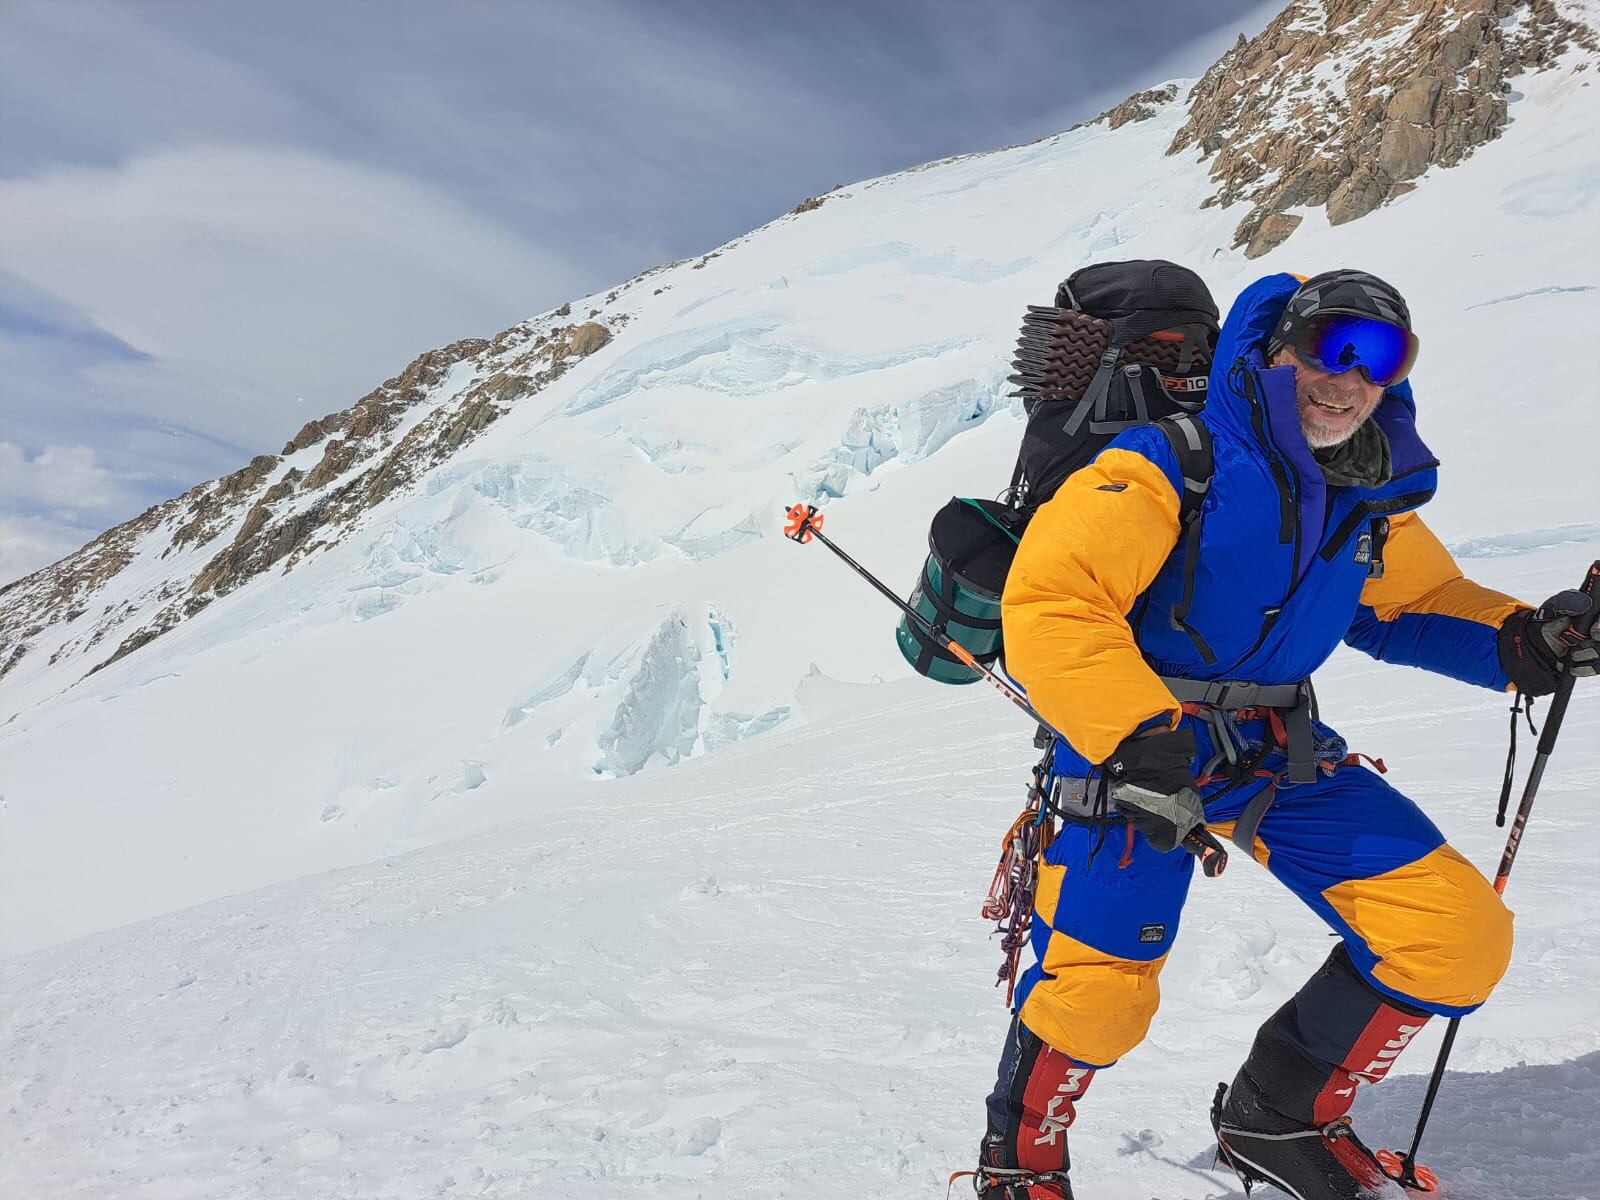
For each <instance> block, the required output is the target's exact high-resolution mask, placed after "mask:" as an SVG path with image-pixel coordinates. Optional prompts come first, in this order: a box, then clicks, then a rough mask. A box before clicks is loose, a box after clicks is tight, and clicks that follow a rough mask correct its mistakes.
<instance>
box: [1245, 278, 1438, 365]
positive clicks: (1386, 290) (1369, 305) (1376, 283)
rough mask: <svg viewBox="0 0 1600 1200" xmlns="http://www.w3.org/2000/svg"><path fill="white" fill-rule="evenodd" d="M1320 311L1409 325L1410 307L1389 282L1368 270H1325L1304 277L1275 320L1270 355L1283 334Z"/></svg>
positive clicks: (1406, 327)
mask: <svg viewBox="0 0 1600 1200" xmlns="http://www.w3.org/2000/svg"><path fill="white" fill-rule="evenodd" d="M1322 313H1350V314H1352V315H1354V316H1358V317H1375V318H1376V319H1378V320H1380V321H1387V322H1389V323H1390V324H1391V325H1398V326H1400V328H1402V329H1404V330H1405V331H1406V332H1407V333H1411V332H1413V330H1412V328H1411V309H1410V308H1408V307H1407V306H1406V301H1405V297H1404V296H1402V295H1401V294H1400V292H1399V290H1398V289H1397V288H1396V287H1395V286H1394V285H1393V284H1392V283H1388V282H1386V281H1384V280H1382V279H1379V278H1378V277H1377V276H1376V275H1373V274H1370V273H1369V272H1367V271H1353V270H1349V269H1345V270H1339V271H1324V272H1323V273H1322V274H1321V275H1313V276H1312V277H1311V278H1310V279H1308V280H1306V281H1305V282H1304V283H1302V284H1301V285H1300V287H1299V288H1298V289H1297V290H1296V291H1295V294H1294V295H1292V296H1290V297H1289V303H1288V305H1287V306H1285V308H1284V310H1283V316H1282V317H1280V318H1279V320H1278V326H1277V328H1276V329H1274V330H1273V331H1272V336H1271V337H1270V338H1268V339H1267V354H1268V356H1269V357H1270V356H1271V355H1273V354H1276V353H1277V352H1278V351H1279V350H1281V349H1283V347H1284V345H1285V344H1286V342H1287V340H1288V339H1287V338H1286V337H1285V336H1284V335H1285V334H1287V333H1288V332H1290V331H1291V330H1293V329H1294V328H1295V327H1296V326H1297V325H1301V324H1303V323H1304V322H1305V321H1307V320H1308V319H1309V318H1311V317H1314V316H1318V315H1320V314H1322Z"/></svg>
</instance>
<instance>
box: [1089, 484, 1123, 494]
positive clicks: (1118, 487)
mask: <svg viewBox="0 0 1600 1200" xmlns="http://www.w3.org/2000/svg"><path fill="white" fill-rule="evenodd" d="M1127 490H1128V485H1127V484H1125V483H1102V484H1101V485H1100V486H1099V487H1097V488H1095V491H1097V492H1125V491H1127Z"/></svg>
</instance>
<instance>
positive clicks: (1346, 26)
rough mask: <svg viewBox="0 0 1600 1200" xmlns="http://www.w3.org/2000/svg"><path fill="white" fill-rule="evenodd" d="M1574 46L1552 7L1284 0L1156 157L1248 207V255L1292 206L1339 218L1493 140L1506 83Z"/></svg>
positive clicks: (1513, 1)
mask: <svg viewBox="0 0 1600 1200" xmlns="http://www.w3.org/2000/svg"><path fill="white" fill-rule="evenodd" d="M1572 45H1579V46H1582V47H1583V48H1585V49H1587V50H1591V51H1593V50H1596V49H1597V48H1600V46H1597V40H1596V36H1595V31H1594V29H1593V28H1591V27H1590V26H1589V25H1587V24H1584V23H1582V22H1580V21H1578V20H1575V19H1573V18H1572V17H1571V16H1568V15H1565V14H1564V13H1563V11H1562V9H1561V8H1560V7H1558V6H1557V5H1556V4H1555V3H1553V2H1552V0H1296V2H1295V3H1292V4H1290V5H1289V6H1288V7H1287V8H1285V9H1284V10H1283V12H1281V13H1279V14H1278V16H1277V17H1275V18H1273V20H1272V22H1271V23H1270V24H1269V25H1268V26H1267V27H1266V29H1264V30H1263V31H1262V32H1261V34H1260V35H1259V36H1257V37H1255V38H1253V39H1246V38H1244V37H1243V36H1241V37H1240V39H1239V41H1238V43H1237V44H1235V46H1234V47H1233V49H1231V50H1229V51H1228V53H1226V54H1225V55H1223V56H1222V58H1220V59H1219V60H1218V61H1217V62H1216V64H1215V65H1214V66H1213V67H1212V68H1211V69H1210V70H1209V71H1207V72H1206V73H1205V75H1204V76H1203V77H1202V78H1201V80H1200V82H1199V83H1198V84H1196V85H1195V87H1194V88H1193V90H1192V91H1191V92H1190V93H1189V98H1188V99H1189V106H1190V111H1189V119H1188V121H1186V122H1185V123H1184V125H1183V127H1182V128H1181V129H1180V130H1179V131H1178V134H1177V136H1176V137H1175V138H1174V139H1173V142H1172V146H1171V148H1170V149H1169V151H1168V153H1169V154H1177V153H1180V152H1182V151H1184V150H1187V149H1189V148H1190V147H1198V148H1199V150H1200V153H1201V155H1202V156H1203V157H1205V158H1210V159H1212V160H1213V161H1212V164H1211V177H1212V179H1214V180H1215V181H1216V182H1217V185H1218V187H1217V191H1216V192H1215V193H1214V194H1213V195H1212V196H1211V197H1210V198H1209V200H1208V201H1207V202H1206V203H1207V205H1222V206H1227V205H1232V204H1238V203H1246V204H1249V205H1250V211H1249V212H1248V213H1247V214H1246V215H1245V217H1244V219H1243V220H1241V221H1240V223H1239V226H1238V228H1237V229H1236V230H1235V232H1234V245H1235V246H1236V247H1238V246H1243V247H1245V253H1246V254H1247V255H1248V256H1249V257H1252V258H1254V257H1257V256H1259V255H1261V254H1265V253H1266V252H1267V251H1268V250H1270V249H1272V248H1273V247H1274V246H1276V245H1278V244H1280V243H1281V242H1282V241H1283V240H1284V239H1285V238H1287V237H1288V236H1289V235H1290V234H1291V233H1293V232H1294V229H1295V227H1296V226H1298V225H1299V224H1300V221H1301V219H1302V218H1301V216H1300V215H1299V214H1295V213H1292V212H1290V211H1289V210H1291V209H1294V208H1301V207H1309V208H1318V207H1322V206H1324V205H1326V207H1327V214H1328V220H1329V221H1330V222H1331V223H1332V224H1334V225H1341V224H1343V223H1345V222H1346V221H1353V220H1355V219H1356V218H1358V217H1361V216H1364V215H1366V214H1367V213H1369V212H1371V211H1372V210H1373V209H1375V208H1377V207H1378V206H1380V205H1382V204H1384V203H1385V202H1387V201H1389V200H1392V199H1395V198H1396V197H1398V196H1402V195H1404V194H1405V193H1406V192H1408V191H1410V190H1411V189H1412V188H1413V187H1415V186H1416V185H1415V183H1414V182H1413V181H1414V180H1415V179H1417V177H1418V176H1420V175H1422V174H1423V173H1424V172H1425V171H1427V170H1428V169H1429V168H1430V167H1449V166H1454V165H1455V164H1456V163H1459V162H1461V161H1462V160H1463V159H1464V158H1466V157H1467V156H1468V155H1469V154H1471V153H1472V152H1473V150H1474V149H1475V148H1476V147H1478V146H1481V145H1483V144H1484V143H1485V142H1488V141H1490V140H1492V139H1493V138H1495V137H1497V136H1499V133H1500V130H1501V129H1502V128H1503V127H1504V125H1505V123H1506V119H1507V99H1508V94H1509V92H1510V90H1511V89H1510V83H1509V82H1508V81H1509V80H1510V79H1511V78H1513V77H1514V76H1516V75H1518V74H1521V73H1523V72H1525V71H1528V70H1539V69H1543V68H1546V67H1549V66H1550V65H1552V64H1553V63H1554V62H1555V60H1556V59H1557V57H1559V56H1560V55H1561V54H1562V53H1563V52H1564V51H1566V50H1567V49H1568V47H1570V46H1572ZM1579 69H1580V70H1581V69H1583V65H1582V64H1580V67H1579Z"/></svg>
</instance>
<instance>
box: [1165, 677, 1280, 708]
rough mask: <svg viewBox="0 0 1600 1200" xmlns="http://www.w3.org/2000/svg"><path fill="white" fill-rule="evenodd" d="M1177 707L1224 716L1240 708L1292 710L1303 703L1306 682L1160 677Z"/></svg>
mask: <svg viewBox="0 0 1600 1200" xmlns="http://www.w3.org/2000/svg"><path fill="white" fill-rule="evenodd" d="M1161 682H1162V683H1163V684H1165V685H1166V687H1167V690H1168V691H1169V692H1171V693H1172V695H1173V698H1174V699H1176V700H1177V701H1178V703H1179V704H1209V705H1211V706H1212V707H1213V708H1220V709H1222V710H1223V711H1224V712H1233V711H1236V710H1238V709H1241V708H1295V707H1297V706H1298V705H1299V704H1300V702H1301V701H1302V700H1303V699H1305V696H1306V691H1307V683H1308V681H1305V680H1302V681H1301V682H1299V683H1250V682H1249V681H1247V680H1242V679H1214V680H1206V679H1184V678H1182V677H1180V676H1175V675H1163V676H1161Z"/></svg>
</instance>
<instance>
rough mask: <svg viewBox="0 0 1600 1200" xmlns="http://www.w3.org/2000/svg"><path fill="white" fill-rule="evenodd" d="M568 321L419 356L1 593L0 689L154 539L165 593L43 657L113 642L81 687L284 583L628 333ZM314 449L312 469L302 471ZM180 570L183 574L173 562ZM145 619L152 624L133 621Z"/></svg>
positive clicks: (104, 619)
mask: <svg viewBox="0 0 1600 1200" xmlns="http://www.w3.org/2000/svg"><path fill="white" fill-rule="evenodd" d="M643 278H644V276H641V277H640V279H643ZM634 282H638V281H634ZM626 286H629V285H625V287H626ZM622 290H624V289H621V288H619V289H618V290H617V291H616V292H613V293H611V297H612V298H615V297H616V295H617V294H618V293H620V292H621V291H622ZM571 311H572V310H571V306H570V305H563V306H562V308H560V309H557V310H556V311H555V312H554V313H551V314H547V315H546V316H544V317H542V318H536V319H534V320H532V321H529V322H524V323H522V324H520V325H516V326H513V327H512V328H510V329H507V330H505V331H504V332H502V333H501V334H499V335H498V336H497V337H495V338H494V339H493V340H492V341H486V340H484V339H481V338H468V339H464V340H462V341H458V342H454V343H452V344H451V345H448V346H445V347H442V348H440V349H437V350H430V351H428V352H427V353H425V354H422V355H420V356H418V357H417V358H416V359H415V360H414V361H413V362H412V363H411V364H410V365H409V366H407V367H406V369H405V370H404V371H402V372H401V373H400V374H399V375H396V376H395V377H394V378H392V379H389V380H387V381H385V382H384V383H383V384H381V385H380V386H379V387H377V388H375V389H374V390H373V391H372V392H370V393H368V394H367V395H366V396H363V397H362V398H361V399H360V400H359V401H357V402H356V403H355V404H354V405H352V406H351V407H350V408H348V409H344V410H342V411H340V412H336V413H332V414H330V415H328V416H326V417H322V418H320V419H318V420H315V421H311V422H309V423H307V424H306V425H305V426H304V427H303V428H302V429H301V430H300V431H299V432H298V433H296V434H295V435H294V437H292V438H290V439H289V441H288V443H287V444H286V445H285V446H284V448H283V450H282V452H281V453H279V454H276V455H274V454H263V455H259V456H257V457H256V458H254V459H252V460H251V461H250V463H249V464H248V465H246V466H245V467H243V468H241V469H240V470H238V471H234V472H232V473H231V474H229V475H224V476H223V477H222V478H220V479H217V480H214V481H211V482H209V483H204V484H201V485H199V486H198V487H195V488H192V489H190V490H189V491H188V492H185V493H184V494H183V495H181V496H178V497H176V498H175V499H172V500H169V501H166V502H165V503H163V504H158V505H156V506H154V507H152V508H150V509H148V510H146V511H145V512H144V513H142V514H141V515H140V516H138V517H136V518H134V519H133V520H132V521H128V522H125V523H124V524H122V525H119V526H117V527H116V528H114V529H111V530H108V531H107V532H106V533H104V534H102V535H101V536H100V537H98V538H96V539H95V540H94V541H92V542H90V543H89V544H88V545H87V546H85V547H84V548H83V549H81V550H79V551H78V552H77V553H75V554H73V555H71V556H70V557H68V558H66V559H63V560H62V561H61V562H59V563H56V564H54V565H53V566H50V567H47V568H45V569H44V570H42V571H37V572H35V573H34V574H32V575H30V576H27V577H26V578H24V579H19V580H17V581H15V582H13V583H12V584H10V585H8V586H7V587H5V588H3V589H0V678H3V677H4V676H5V675H6V674H7V673H8V672H9V671H10V670H12V669H13V668H14V667H16V666H17V665H18V664H19V663H20V662H21V661H22V659H23V658H24V657H25V656H26V655H27V654H28V652H29V651H30V650H31V649H32V648H33V646H34V644H35V643H36V642H37V640H38V639H39V637H40V635H41V634H43V633H44V632H45V631H47V630H49V629H51V628H52V627H54V626H58V625H65V624H71V623H73V622H76V621H78V620H79V619H80V618H82V617H83V616H84V615H85V614H86V613H87V611H88V610H89V608H91V607H92V606H93V605H94V604H95V603H96V601H97V596H98V593H100V592H101V591H102V589H103V588H105V586H106V585H107V584H108V583H109V582H110V581H112V580H113V579H115V578H116V577H117V576H118V575H119V574H121V573H122V572H124V571H125V570H126V569H127V568H128V566H129V565H130V564H131V563H132V562H133V561H134V558H135V556H136V555H138V554H140V553H141V552H142V551H143V550H145V549H146V548H147V547H148V546H150V545H151V544H153V543H155V542H156V541H157V540H158V539H160V540H161V541H162V542H163V543H164V544H162V546H161V549H160V551H159V557H160V558H163V559H175V560H179V561H174V562H173V564H172V569H171V571H170V572H168V573H167V577H166V579H165V580H164V581H163V582H162V583H161V584H160V585H159V586H157V587H153V588H151V589H149V590H148V591H145V592H141V593H139V594H138V595H136V596H133V597H129V598H126V599H123V600H122V601H121V602H119V603H117V604H115V605H107V606H105V607H104V608H103V609H102V612H101V613H100V614H99V618H98V620H96V622H95V623H94V625H93V626H92V627H89V628H87V629H85V630H83V631H81V632H75V633H74V636H72V638H71V639H70V640H68V641H66V642H65V643H63V644H62V645H61V646H59V647H58V648H57V649H56V650H55V651H54V653H53V654H52V656H51V662H55V661H57V660H59V659H61V658H63V657H65V656H67V655H69V654H72V653H82V652H86V651H89V650H92V649H94V648H95V647H97V646H99V645H100V644H101V643H103V642H108V641H109V639H111V638H112V637H113V636H116V637H117V639H118V640H117V642H116V645H115V648H114V649H113V650H112V651H111V652H110V653H109V654H108V655H106V656H105V657H101V658H99V660H98V661H97V662H95V663H94V665H93V666H92V667H91V668H90V673H91V674H92V673H93V671H97V670H99V669H100V668H102V667H104V666H107V665H109V664H110V663H113V662H115V661H116V660H117V659H119V658H122V657H124V656H125V655H127V654H130V653H132V652H133V651H134V650H137V649H138V648H139V647H141V646H143V645H146V644H147V643H149V642H151V641H153V640H154V639H155V638H157V637H160V636H161V635H162V634H164V633H166V632H168V631H169V630H171V629H173V628H174V627H176V626H177V625H178V624H179V623H180V622H181V621H183V620H184V619H185V618H187V617H191V616H193V615H194V614H196V613H198V612H200V611H201V610H202V609H204V608H206V607H207V606H208V605H210V604H211V603H212V602H213V601H215V600H217V599H218V598H220V597H222V596H225V595H227V594H228V593H229V592H231V591H234V590H235V589H237V588H238V587H240V586H242V585H243V584H245V583H247V582H249V581H250V580H251V579H253V578H255V577H256V576H258V575H261V574H263V573H264V572H266V571H268V570H270V569H272V568H274V567H278V566H279V565H280V564H281V565H282V569H283V570H285V571H287V570H292V569H293V568H294V566H295V565H296V564H297V563H299V562H300V561H302V560H303V559H304V558H305V557H306V556H307V555H310V554H313V553H315V552H316V551H317V550H318V549H320V548H323V547H326V546H329V545H332V544H334V543H335V542H337V541H338V540H339V538H340V537H341V536H342V534H343V533H344V532H345V531H347V530H348V529H350V528H351V527H352V526H353V525H354V524H355V523H356V522H357V521H358V520H359V519H360V517H361V515H362V514H363V513H365V512H366V511H368V510H369V509H371V508H372V507H373V506H374V505H376V504H378V503H379V502H380V501H382V500H383V499H385V498H386V497H387V496H389V495H390V494H392V493H393V492H395V491H396V490H397V489H399V488H402V487H405V486H407V485H409V484H411V483H413V482H414V481H415V480H417V479H418V478H420V477H421V476H422V475H423V474H425V473H426V472H427V471H428V470H429V469H431V468H432V467H434V466H436V465H437V464H439V463H441V462H443V461H444V460H446V459H448V458H449V457H450V456H451V455H452V454H454V453H455V452H456V451H457V450H459V449H460V448H461V447H462V446H464V445H465V444H467V443H468V442H470V441H471V440H472V439H474V438H475V437H477V436H478V435H479V434H480V433H482V432H483V430H484V429H486V428H488V426H489V425H490V424H492V423H493V422H494V421H495V420H497V419H498V418H499V417H501V416H502V415H504V414H505V413H506V412H507V411H509V410H510V408H511V406H512V405H514V404H515V403H516V402H517V401H518V400H520V399H522V398H524V397H526V396H531V395H534V394H536V393H538V392H539V391H542V390H543V389H544V388H545V387H547V386H548V385H549V384H550V383H552V382H554V381H555V380H556V379H559V378H560V377H561V376H562V375H564V374H565V373H566V372H567V371H568V370H569V369H570V368H571V367H572V366H573V365H575V364H576V363H577V362H579V361H581V360H582V359H584V358H587V357H588V356H589V355H591V354H593V353H595V352H596V351H597V350H599V349H601V348H602V347H603V346H605V345H606V344H607V343H608V342H609V341H610V340H611V338H612V336H613V332H614V330H615V329H617V328H620V327H621V326H623V325H625V324H626V323H627V321H628V320H629V316H628V314H627V313H617V314H615V315H613V316H610V317H608V320H609V324H607V323H605V322H601V321H596V320H593V319H590V320H586V321H572V320H566V319H564V318H568V317H570V315H571ZM597 315H598V313H597ZM458 368H459V369H461V370H463V371H465V372H467V373H468V374H469V379H468V382H467V384H466V385H465V386H463V387H460V388H459V390H457V389H453V388H452V389H449V394H448V395H447V396H444V395H441V392H442V391H443V390H444V389H443V386H442V385H444V384H445V383H446V382H447V380H448V379H449V378H450V377H451V375H452V372H454V371H455V370H457V369H458ZM318 446H320V447H321V454H320V456H318V457H317V458H316V461H315V462H314V463H307V462H306V460H307V459H309V458H310V454H309V453H308V452H310V451H312V450H314V449H315V448H317V447H318ZM291 459H296V460H298V461H297V462H295V463H292V464H291V463H290V461H289V460H291ZM163 535H164V538H163ZM186 556H187V557H188V558H189V559H191V560H192V561H189V562H184V561H181V560H183V559H184V558H185V557H186ZM152 606H154V608H155V612H154V614H153V615H151V616H141V614H145V613H149V612H150V610H151V608H152ZM129 625H133V626H135V627H134V628H132V629H128V628H127V627H128V626H129Z"/></svg>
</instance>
